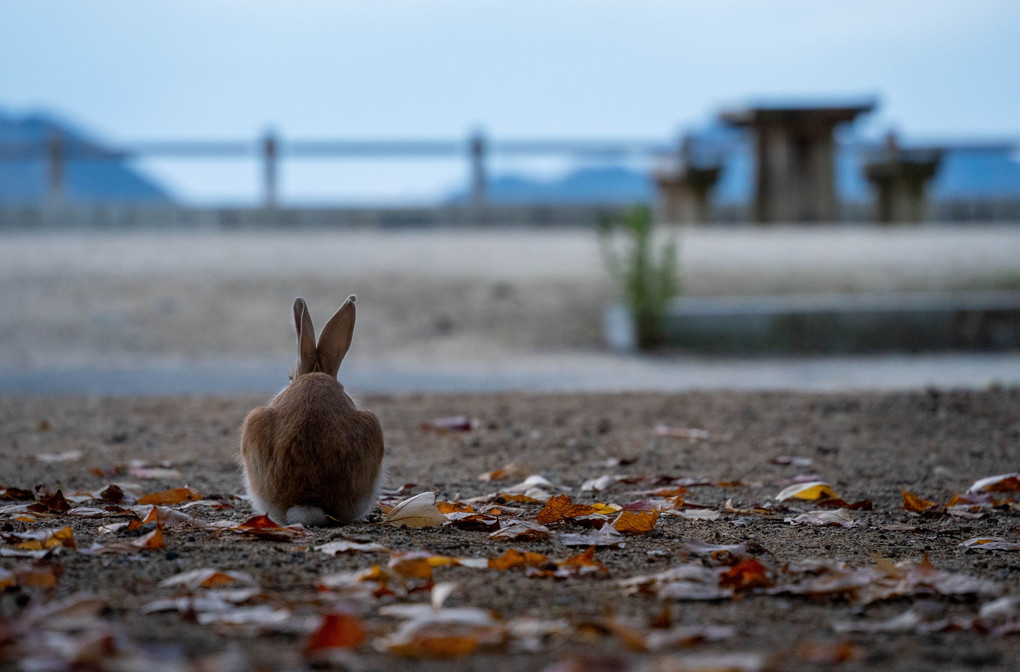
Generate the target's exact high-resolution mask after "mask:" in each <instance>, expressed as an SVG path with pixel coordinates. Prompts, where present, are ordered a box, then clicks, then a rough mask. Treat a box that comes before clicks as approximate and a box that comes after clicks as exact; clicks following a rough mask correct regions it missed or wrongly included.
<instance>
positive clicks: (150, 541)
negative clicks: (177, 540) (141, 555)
mask: <svg viewBox="0 0 1020 672" xmlns="http://www.w3.org/2000/svg"><path fill="white" fill-rule="evenodd" d="M131 544H132V545H133V546H137V547H138V548H141V549H144V550H150V551H156V550H159V549H162V548H166V542H165V541H164V540H163V528H161V527H159V526H158V525H157V526H156V529H155V530H153V531H152V532H149V533H148V534H144V535H142V536H140V537H138V538H137V539H135V540H134V541H132V542H131Z"/></svg>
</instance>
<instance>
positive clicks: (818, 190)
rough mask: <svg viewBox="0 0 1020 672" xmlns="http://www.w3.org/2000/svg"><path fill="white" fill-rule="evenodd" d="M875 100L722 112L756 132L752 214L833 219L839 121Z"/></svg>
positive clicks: (767, 218) (836, 202) (771, 217)
mask: <svg viewBox="0 0 1020 672" xmlns="http://www.w3.org/2000/svg"><path fill="white" fill-rule="evenodd" d="M872 109H874V103H866V104H861V105H849V106H843V107H752V108H748V109H745V110H739V111H736V112H727V113H724V114H722V115H721V119H722V121H723V122H724V123H727V124H729V125H731V126H738V127H742V128H748V129H750V130H751V132H752V133H753V134H754V140H753V142H754V153H755V163H756V177H755V180H756V183H755V195H754V204H753V207H752V210H751V211H752V217H753V219H755V220H757V221H759V222H831V221H835V220H837V219H838V218H839V198H838V196H837V194H836V173H835V149H836V147H835V139H834V138H833V131H834V130H835V128H836V126H838V125H840V124H843V123H847V122H850V121H853V119H854V118H856V117H857V116H858V115H860V114H863V113H865V112H870V111H871V110H872Z"/></svg>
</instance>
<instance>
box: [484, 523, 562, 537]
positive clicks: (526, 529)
mask: <svg viewBox="0 0 1020 672" xmlns="http://www.w3.org/2000/svg"><path fill="white" fill-rule="evenodd" d="M489 537H491V538H492V539H508V540H511V541H527V540H536V539H548V538H549V528H548V527H546V526H545V525H539V524H537V523H531V522H528V521H526V520H517V519H514V518H512V519H510V520H505V521H504V520H501V521H500V529H499V530H497V531H496V532H493V533H492V534H490V535H489Z"/></svg>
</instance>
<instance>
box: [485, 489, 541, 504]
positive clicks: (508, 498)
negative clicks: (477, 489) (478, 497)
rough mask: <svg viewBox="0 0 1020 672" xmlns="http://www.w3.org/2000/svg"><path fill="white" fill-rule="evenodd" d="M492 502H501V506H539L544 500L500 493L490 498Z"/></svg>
mask: <svg viewBox="0 0 1020 672" xmlns="http://www.w3.org/2000/svg"><path fill="white" fill-rule="evenodd" d="M492 500H493V501H496V502H501V503H503V504H510V503H520V504H541V503H542V502H544V501H546V500H542V499H536V498H535V497H528V496H527V495H517V494H513V493H508V492H500V493H497V494H495V495H493V496H492Z"/></svg>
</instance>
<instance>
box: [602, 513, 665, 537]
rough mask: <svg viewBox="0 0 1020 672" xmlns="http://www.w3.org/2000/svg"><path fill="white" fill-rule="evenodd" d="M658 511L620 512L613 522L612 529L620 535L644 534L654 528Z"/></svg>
mask: <svg viewBox="0 0 1020 672" xmlns="http://www.w3.org/2000/svg"><path fill="white" fill-rule="evenodd" d="M658 519H659V512H658V511H654V510H652V511H627V510H624V511H621V512H620V515H619V516H617V518H616V520H614V521H613V529H615V530H616V531H617V532H620V533H621V534H644V533H646V532H649V531H651V529H652V528H653V527H655V522H656V521H657V520H658Z"/></svg>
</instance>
